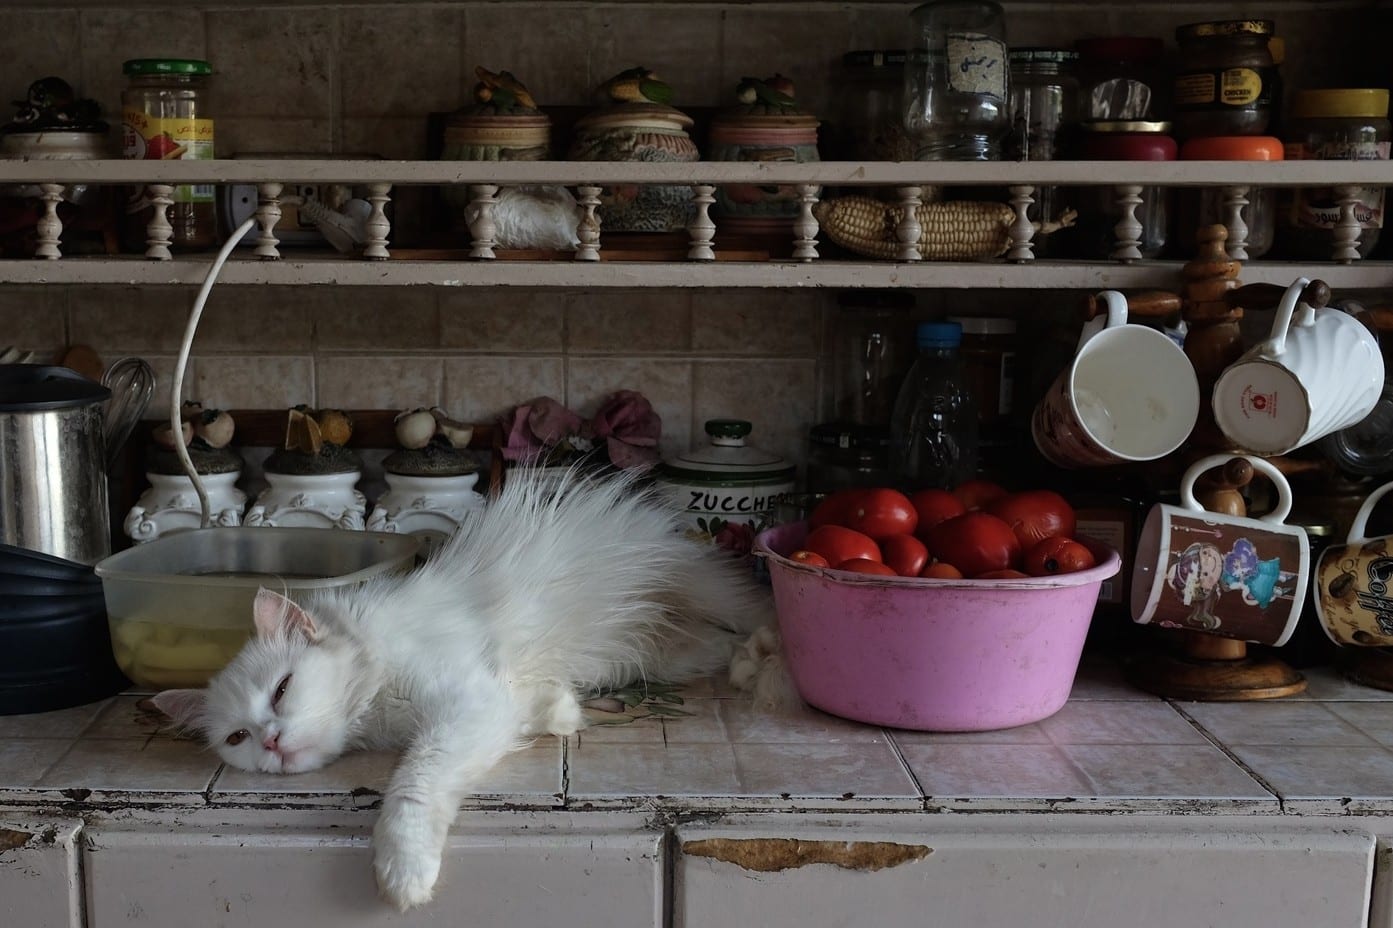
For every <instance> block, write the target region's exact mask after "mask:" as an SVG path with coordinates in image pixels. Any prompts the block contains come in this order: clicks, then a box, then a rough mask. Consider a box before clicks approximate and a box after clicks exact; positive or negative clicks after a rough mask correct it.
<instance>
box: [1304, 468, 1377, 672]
mask: <svg viewBox="0 0 1393 928" xmlns="http://www.w3.org/2000/svg"><path fill="white" fill-rule="evenodd" d="M1390 492H1393V483H1385V484H1384V485H1383V486H1381V487H1379V488H1378V489H1377V490H1375V491H1374V492H1372V493H1370V494H1369V498H1368V499H1366V500H1364V505H1362V506H1360V507H1359V511H1358V512H1357V513H1355V516H1354V521H1353V522H1351V523H1350V529H1349V536H1348V537H1347V538H1346V539H1345V543H1344V544H1342V545H1331V546H1330V547H1328V548H1326V549H1325V551H1324V552H1323V553H1322V554H1321V556H1320V560H1319V561H1318V562H1317V564H1316V589H1315V595H1314V596H1312V599H1313V600H1314V602H1315V607H1316V617H1317V618H1319V619H1320V626H1321V628H1323V629H1325V634H1326V636H1327V637H1328V638H1329V639H1330V640H1331V641H1333V642H1335V643H1336V644H1352V645H1364V646H1367V647H1388V646H1390V645H1393V551H1390V548H1393V536H1389V535H1380V536H1379V537H1377V538H1368V537H1366V536H1365V534H1364V532H1365V530H1366V528H1367V526H1368V524H1369V516H1370V515H1371V514H1372V513H1373V511H1374V507H1375V506H1377V505H1378V503H1379V500H1381V499H1383V498H1384V496H1386V495H1387V494H1388V493H1390Z"/></svg>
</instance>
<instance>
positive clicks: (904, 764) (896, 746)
mask: <svg viewBox="0 0 1393 928" xmlns="http://www.w3.org/2000/svg"><path fill="white" fill-rule="evenodd" d="M880 733H881V735H882V736H884V738H885V741H886V743H887V744H889V745H890V752H891V753H892V754H894V755H895V759H896V760H898V761H899V762H900V768H901V769H902V770H904V772H905V773H906V774H908V775H909V782H911V783H913V784H914V789H915V790H916V791H917V792H918V793H919V803H920V805H922V806H923V807H924V810H925V811H928V810H929V794H928V793H927V792H926V791H925V789H924V784H922V783H920V782H919V775H918V774H916V773H915V772H914V768H913V767H911V766H910V765H909V761H907V760H905V756H904V752H903V751H901V750H900V742H899V741H898V740H897V739H896V738H895V736H894V735H893V734H891V733H890V731H889V730H888V729H885V728H882V729H881V730H880Z"/></svg>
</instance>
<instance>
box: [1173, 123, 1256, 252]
mask: <svg viewBox="0 0 1393 928" xmlns="http://www.w3.org/2000/svg"><path fill="white" fill-rule="evenodd" d="M1180 160H1181V161H1281V160H1282V143H1281V140H1279V139H1274V138H1272V137H1271V136H1266V135H1220V136H1214V137H1213V138H1199V139H1190V140H1189V141H1188V142H1186V143H1185V144H1183V145H1181V146H1180ZM1175 197H1176V203H1175V225H1176V228H1175V241H1176V245H1177V246H1178V247H1179V248H1180V252H1181V254H1183V255H1186V256H1192V255H1194V254H1195V252H1196V251H1197V250H1198V248H1199V238H1198V232H1199V229H1200V227H1201V226H1211V225H1215V224H1216V223H1217V224H1219V225H1222V226H1226V227H1229V228H1232V226H1231V224H1230V219H1231V216H1230V215H1229V211H1228V208H1227V205H1226V202H1225V197H1226V193H1225V188H1223V187H1185V188H1182V189H1180V190H1178V191H1176V194H1175ZM1245 199H1246V200H1247V201H1248V202H1247V204H1246V205H1244V206H1243V207H1241V208H1240V209H1239V211H1238V217H1239V218H1240V219H1241V220H1242V221H1243V224H1244V225H1245V226H1247V227H1248V233H1247V235H1246V236H1245V238H1244V241H1246V245H1245V246H1244V249H1243V253H1242V254H1238V253H1236V251H1235V245H1236V242H1235V239H1234V237H1233V235H1232V234H1231V233H1230V235H1229V240H1228V242H1227V250H1228V254H1229V257H1230V258H1236V259H1239V260H1247V259H1251V258H1261V257H1262V256H1263V255H1265V254H1267V252H1268V250H1269V249H1271V248H1272V236H1273V231H1274V230H1275V228H1276V223H1277V191H1276V190H1275V189H1273V188H1272V187H1249V188H1248V193H1247V195H1246V197H1245Z"/></svg>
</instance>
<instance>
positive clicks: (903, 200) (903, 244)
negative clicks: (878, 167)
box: [895, 187, 924, 261]
mask: <svg viewBox="0 0 1393 928" xmlns="http://www.w3.org/2000/svg"><path fill="white" fill-rule="evenodd" d="M895 192H896V193H898V194H899V195H900V221H899V222H898V223H897V224H896V225H895V238H896V240H897V241H898V242H899V243H900V244H899V247H898V248H897V249H896V251H895V259H896V260H898V261H920V260H922V259H923V257H924V255H923V253H922V252H920V251H919V239H920V238H921V237H922V236H923V234H924V227H923V226H921V225H919V212H918V211H919V204H920V203H921V202H923V200H922V195H923V192H924V188H923V187H898V188H896V190H895Z"/></svg>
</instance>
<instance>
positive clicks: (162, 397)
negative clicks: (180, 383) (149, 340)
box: [104, 353, 198, 419]
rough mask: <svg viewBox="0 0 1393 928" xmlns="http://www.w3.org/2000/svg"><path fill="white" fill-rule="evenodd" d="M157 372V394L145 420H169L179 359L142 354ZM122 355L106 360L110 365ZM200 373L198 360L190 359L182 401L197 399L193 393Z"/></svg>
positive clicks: (144, 417)
mask: <svg viewBox="0 0 1393 928" xmlns="http://www.w3.org/2000/svg"><path fill="white" fill-rule="evenodd" d="M140 356H141V357H143V358H144V359H145V361H146V363H148V364H149V365H150V367H151V368H152V369H153V370H154V371H155V392H154V393H153V394H152V395H151V396H150V405H149V406H147V407H146V408H145V414H144V415H143V416H142V417H141V418H143V419H168V418H169V401H170V398H171V397H170V394H171V393H172V392H173V388H174V367H175V365H176V364H177V362H178V360H179V357H178V355H174V354H143V353H142V354H141V355H140ZM118 357H120V355H115V354H113V355H112V356H111V357H110V358H109V359H108V358H104V360H106V362H107V363H108V364H110V363H111V362H112V361H115V360H116V359H117V358H118ZM197 373H198V359H197V358H190V359H189V363H188V365H187V366H186V367H185V368H184V388H183V389H182V390H181V391H180V393H179V396H180V399H181V400H189V399H197V398H198V397H197V396H196V395H195V393H194V392H193V382H194V377H195V376H196V375H197Z"/></svg>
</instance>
